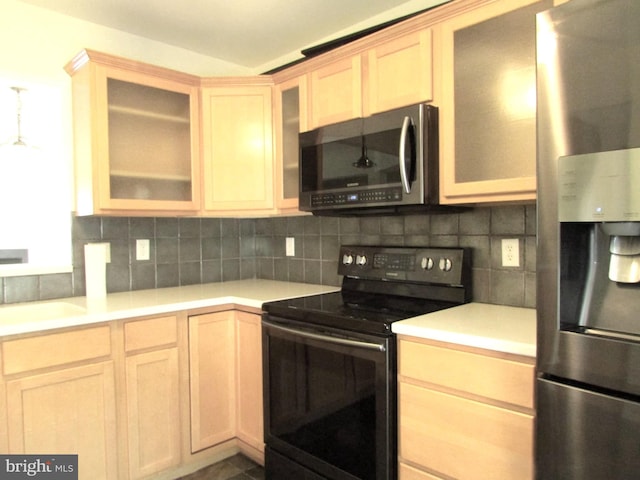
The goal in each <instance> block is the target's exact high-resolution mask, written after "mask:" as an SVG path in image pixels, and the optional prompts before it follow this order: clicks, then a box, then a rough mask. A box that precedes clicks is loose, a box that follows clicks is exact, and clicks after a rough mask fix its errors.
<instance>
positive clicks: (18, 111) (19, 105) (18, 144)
mask: <svg viewBox="0 0 640 480" xmlns="http://www.w3.org/2000/svg"><path fill="white" fill-rule="evenodd" d="M11 90H13V91H14V92H16V107H17V108H16V123H17V126H18V136H17V137H16V139H15V141H14V142H13V143H12V145H13V146H15V147H26V146H27V143H26V142H25V141H24V138H23V136H22V123H21V121H22V118H21V116H22V98H21V97H20V94H21V93H22V92H23V91H24V90H26V89H25V88H22V87H11Z"/></svg>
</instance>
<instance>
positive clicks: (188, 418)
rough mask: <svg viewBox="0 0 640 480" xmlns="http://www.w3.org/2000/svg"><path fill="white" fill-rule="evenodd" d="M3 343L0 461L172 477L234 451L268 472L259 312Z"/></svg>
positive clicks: (174, 318)
mask: <svg viewBox="0 0 640 480" xmlns="http://www.w3.org/2000/svg"><path fill="white" fill-rule="evenodd" d="M217 308H218V309H221V308H225V307H224V306H221V307H217ZM0 344H1V352H2V358H1V364H0V365H1V369H0V371H1V374H2V375H1V377H0V396H1V397H2V398H0V447H1V448H2V451H3V452H6V453H10V454H23V453H24V454H77V455H78V478H79V479H81V480H84V479H88V480H95V479H139V478H154V479H171V478H178V477H181V476H184V475H186V474H188V473H190V472H192V471H193V470H196V469H198V468H201V467H203V466H205V465H207V464H210V463H214V462H216V461H218V460H221V459H223V458H225V457H228V456H230V455H232V454H234V453H236V452H238V451H242V452H243V453H246V454H247V455H248V456H250V457H251V458H253V459H254V460H256V461H258V462H261V463H262V462H263V461H264V444H263V439H262V431H263V430H262V366H261V365H262V357H261V353H260V352H261V330H260V315H259V314H257V313H248V312H241V311H236V310H231V309H228V310H221V311H216V312H207V311H206V310H205V309H199V310H197V311H195V313H194V312H186V311H183V312H176V313H175V314H170V315H162V316H157V317H144V318H132V319H128V320H121V321H114V322H110V323H105V324H100V325H99V326H93V327H84V328H77V329H67V330H60V331H55V332H53V333H41V334H34V335H25V336H20V337H8V338H4V339H0ZM5 405H6V408H5Z"/></svg>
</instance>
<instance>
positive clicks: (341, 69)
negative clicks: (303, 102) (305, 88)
mask: <svg viewBox="0 0 640 480" xmlns="http://www.w3.org/2000/svg"><path fill="white" fill-rule="evenodd" d="M308 78H309V99H310V100H309V112H308V115H309V117H308V118H309V120H308V122H307V129H308V130H313V129H315V128H318V127H321V126H323V125H328V124H331V123H336V122H341V121H344V120H350V119H352V118H358V117H361V116H362V59H361V56H360V55H351V56H348V57H346V58H339V59H337V60H335V61H333V62H331V63H328V64H327V65H323V66H321V67H318V68H315V69H314V70H312V71H311V73H309V74H308Z"/></svg>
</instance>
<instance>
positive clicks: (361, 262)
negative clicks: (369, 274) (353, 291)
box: [356, 255, 367, 267]
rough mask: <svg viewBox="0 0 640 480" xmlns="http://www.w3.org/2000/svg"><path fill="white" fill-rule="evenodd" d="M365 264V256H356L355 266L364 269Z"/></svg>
mask: <svg viewBox="0 0 640 480" xmlns="http://www.w3.org/2000/svg"><path fill="white" fill-rule="evenodd" d="M366 264H367V257H366V256H365V255H356V265H360V266H361V267H364V266H365V265H366Z"/></svg>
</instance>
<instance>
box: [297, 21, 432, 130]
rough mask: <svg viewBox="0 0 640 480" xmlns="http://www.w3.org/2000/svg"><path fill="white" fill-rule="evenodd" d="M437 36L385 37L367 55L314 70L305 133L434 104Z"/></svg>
mask: <svg viewBox="0 0 640 480" xmlns="http://www.w3.org/2000/svg"><path fill="white" fill-rule="evenodd" d="M432 37H433V31H432V30H431V29H430V28H427V29H421V30H417V31H413V32H410V33H406V34H402V35H397V34H390V35H386V34H385V35H384V38H379V39H378V40H375V41H374V42H372V44H371V45H372V46H369V47H367V48H366V49H365V50H364V51H361V52H356V53H353V54H347V55H343V56H342V57H340V56H334V60H330V61H329V63H322V64H321V65H319V66H317V67H313V66H312V67H310V68H311V72H310V73H309V74H308V78H309V112H308V123H307V125H306V128H304V127H303V128H302V129H301V130H302V131H305V130H313V129H314V128H318V127H321V126H323V125H328V124H331V123H336V122H341V121H344V120H350V119H353V118H358V117H362V116H365V117H367V116H369V115H373V114H374V113H379V112H384V111H387V110H392V109H394V108H398V107H403V106H406V105H412V104H415V103H420V102H428V101H430V100H432V99H433V68H432V66H433V59H432V48H433V47H432V41H433V40H432ZM375 38H377V37H375ZM330 55H334V54H333V53H332V54H330Z"/></svg>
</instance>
